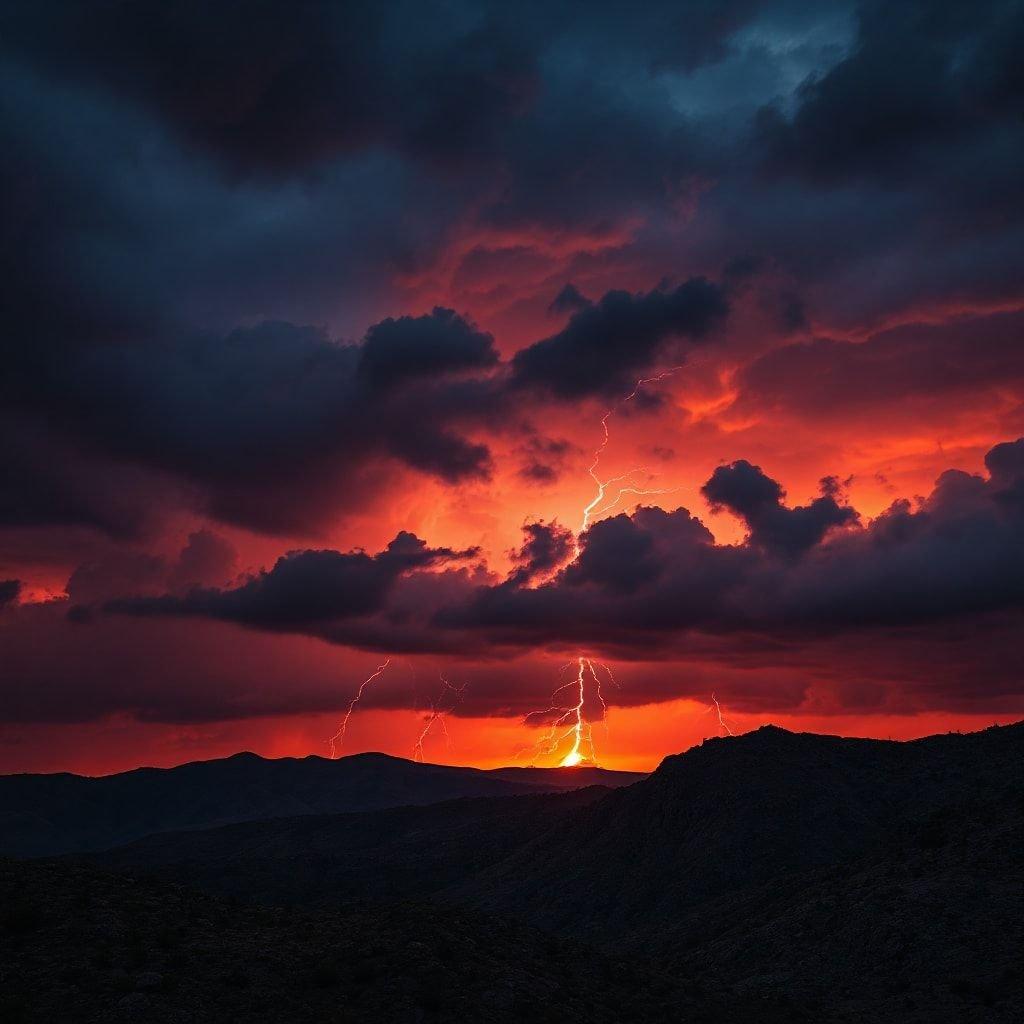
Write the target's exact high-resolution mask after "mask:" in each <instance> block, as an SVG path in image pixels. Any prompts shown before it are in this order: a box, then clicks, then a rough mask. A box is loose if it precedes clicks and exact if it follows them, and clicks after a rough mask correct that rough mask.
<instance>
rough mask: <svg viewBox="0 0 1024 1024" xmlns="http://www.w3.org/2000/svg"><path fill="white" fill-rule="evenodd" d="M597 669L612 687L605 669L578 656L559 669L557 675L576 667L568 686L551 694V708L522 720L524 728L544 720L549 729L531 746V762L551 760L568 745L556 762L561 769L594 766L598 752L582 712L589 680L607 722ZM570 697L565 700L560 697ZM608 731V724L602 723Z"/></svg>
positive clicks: (534, 712) (605, 666)
mask: <svg viewBox="0 0 1024 1024" xmlns="http://www.w3.org/2000/svg"><path fill="white" fill-rule="evenodd" d="M595 665H597V666H598V667H600V668H603V669H604V670H605V672H607V674H608V678H609V679H610V680H611V681H612V682H613V683H614V681H615V677H614V676H613V675H612V673H611V669H609V668H608V667H607V665H602V664H601V663H600V662H595V661H594V660H593V659H592V658H586V657H583V656H582V655H580V656H579V657H577V658H574V659H573V660H572V661H569V662H567V663H566V664H565V665H563V666H562V668H561V670H560V673H561V672H565V670H566V669H568V668H573V667H575V672H574V674H573V676H572V678H570V679H569V681H568V682H565V683H562V684H561V685H560V686H559V687H557V688H556V689H555V690H554V692H553V693H552V694H551V704H550V705H549V706H548V707H547V708H545V709H544V710H543V711H531V712H530V713H529V714H528V715H527V716H526V718H525V720H524V721H525V722H526V724H529V723H530V721H531V720H533V719H541V720H546V721H547V723H548V727H547V729H546V730H545V732H544V735H543V736H541V738H540V739H539V740H538V741H537V742H536V743H535V744H534V745H533V747H532V748H527V749H532V751H533V756H534V759H536V758H538V757H554V756H557V755H558V753H559V751H560V750H561V749H563V748H564V747H565V745H566V744H568V750H567V752H566V753H565V754H564V755H563V756H562V759H561V760H560V761H559V762H558V764H559V767H561V768H573V767H575V766H576V765H578V764H581V763H582V762H584V761H590V762H591V763H594V764H596V763H597V750H596V748H595V747H594V730H593V725H592V723H591V722H589V721H588V720H587V718H586V715H585V713H584V708H585V705H586V702H587V688H588V680H589V681H590V684H591V685H592V688H593V689H592V692H593V695H594V697H595V699H596V700H597V701H598V703H599V704H600V705H601V717H602V721H605V720H606V717H607V711H608V705H607V704H606V703H605V699H604V694H603V693H602V690H601V677H600V675H599V674H598V672H597V668H595ZM566 692H568V693H570V694H571V696H570V697H568V698H564V697H561V696H560V694H563V693H566ZM605 729H606V730H607V722H606V721H605Z"/></svg>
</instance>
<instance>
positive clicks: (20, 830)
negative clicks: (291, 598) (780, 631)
mask: <svg viewBox="0 0 1024 1024" xmlns="http://www.w3.org/2000/svg"><path fill="white" fill-rule="evenodd" d="M536 771H537V772H542V773H544V774H543V775H541V776H536V775H528V776H519V775H517V774H515V773H516V772H517V769H515V768H501V769H493V770H490V769H480V768H471V767H460V766H453V765H438V764H431V763H426V764H422V763H419V762H415V761H411V760H408V759H406V758H399V757H394V756H392V755H388V754H380V753H375V752H371V753H365V754H353V755H349V756H347V757H343V758H338V759H330V758H323V757H319V756H318V755H309V756H308V757H305V758H263V757H260V756H259V755H257V754H253V753H252V752H250V751H241V752H239V753H238V754H234V755H232V756H230V757H227V758H218V759H213V760H207V761H192V762H188V763H186V764H183V765H178V766H175V767H173V768H151V767H143V768H135V769H132V770H130V771H127V772H121V773H117V774H114V775H105V776H82V775H74V774H71V773H57V774H52V775H49V774H48V775H33V774H20V775H5V776H0V854H6V855H13V856H45V855H50V854H61V853H71V852H87V851H90V850H99V849H104V848H109V847H113V846H118V845H121V844H124V843H126V842H130V841H132V840H133V839H137V838H140V837H142V836H144V835H149V834H152V833H156V832H164V831H175V830H180V829H189V828H209V827H215V826H217V825H225V824H231V823H235V822H242V821H253V820H265V819H270V818H280V817H294V816H299V815H306V814H325V813H344V812H352V811H363V810H377V809H384V808H387V807H399V806H403V805H424V804H430V803H436V802H439V801H443V800H451V799H455V798H458V797H464V796H465V797H482V796H513V795H517V794H523V795H525V794H530V793H544V792H564V791H567V790H571V789H578V788H581V787H584V786H587V785H592V784H594V783H595V782H596V781H598V780H599V781H600V782H601V784H603V785H608V786H616V785H628V784H631V783H632V782H634V781H636V780H637V779H639V778H642V777H643V776H642V775H640V774H639V773H629V772H614V771H609V770H607V769H596V768H593V769H556V768H552V769H537V770H536Z"/></svg>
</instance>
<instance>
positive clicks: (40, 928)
mask: <svg viewBox="0 0 1024 1024" xmlns="http://www.w3.org/2000/svg"><path fill="white" fill-rule="evenodd" d="M0 977H2V978H3V985H2V986H0V1020H3V1021H4V1024H36V1022H37V1021H61V1022H69V1024H78V1022H83V1024H85V1022H88V1024H94V1022H95V1024H100V1022H102V1024H111V1022H119V1021H146V1022H152V1024H185V1022H187V1024H223V1022H225V1021H239V1022H241V1021H261V1022H266V1024H294V1022H296V1021H318V1022H319V1021H325V1022H326V1021H330V1022H348V1024H359V1022H366V1024H381V1022H403V1024H404V1022H424V1024H426V1022H438V1024H447V1022H452V1024H467V1022H477V1021H488V1022H493V1024H522V1022H524V1021H529V1022H531V1024H547V1022H550V1024H565V1022H566V1021H587V1022H591V1024H630V1022H637V1024H648V1022H653V1024H656V1022H666V1024H667V1022H676V1021H679V1020H685V1021H688V1022H691V1024H718V1022H720V1021H730V1022H733V1024H747V1022H749V1024H755V1022H756V1024H782V1022H784V1021H787V1022H788V1021H792V1020H794V1019H796V1020H800V1019H805V1020H808V1021H809V1020H811V1019H813V1018H807V1017H801V1016H799V1015H798V1016H797V1017H794V1015H793V1012H792V1009H791V1008H790V1007H788V1006H782V1005H779V1004H770V1003H765V1002H764V1001H763V1000H759V999H757V998H751V997H748V996H743V995H735V996H734V995H730V994H728V993H718V992H715V991H713V990H710V989H708V988H707V987H706V986H704V985H703V984H702V983H701V981H700V979H699V978H694V979H691V980H687V979H682V978H680V977H677V976H674V975H671V974H669V973H667V972H666V971H664V970H662V969H660V968H658V967H657V966H654V965H651V964H644V963H641V962H639V961H638V960H636V959H635V958H629V957H621V956H609V955H607V954H602V953H600V952H598V951H596V950H593V949H590V948H588V947H586V946H583V945H581V944H578V943H575V942H572V941H570V940H564V939H558V938H555V937H552V936H545V935H543V934H541V933H540V932H538V931H537V930H536V929H532V928H529V927H527V926H522V925H515V924H511V923H509V922H507V921H500V920H495V919H493V918H488V917H485V916H482V915H480V914H477V913H474V912H472V911H470V910H467V909H464V908H453V907H437V906H418V905H415V904H401V905H392V906H389V907H386V908H375V909H374V910H372V911H351V910H350V911H346V912H341V913H315V912H312V911H308V910H301V909H289V908H283V909H274V910H269V909H261V908H257V907H252V906H246V905H245V904H240V903H237V902H229V901H225V900H222V899H219V898H216V897H212V896H206V895H203V894H201V893H196V892H194V891H190V890H189V889H187V888H181V887H176V886H172V885H167V884H160V883H155V882H129V881H126V880H124V879H119V878H116V877H114V876H110V875H106V874H103V873H100V872H98V871H94V870H91V869H88V868H85V867H83V866H81V865H78V866H76V865H71V864H68V863H39V862H24V861H22V862H17V861H0Z"/></svg>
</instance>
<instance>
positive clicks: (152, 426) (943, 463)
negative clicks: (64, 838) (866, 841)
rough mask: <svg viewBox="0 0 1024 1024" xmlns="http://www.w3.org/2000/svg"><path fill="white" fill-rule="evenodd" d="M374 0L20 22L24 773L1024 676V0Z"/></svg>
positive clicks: (694, 715) (10, 597)
mask: <svg viewBox="0 0 1024 1024" xmlns="http://www.w3.org/2000/svg"><path fill="white" fill-rule="evenodd" d="M330 6H331V5H326V7H324V8H323V9H321V7H320V6H318V5H310V7H309V10H308V11H307V10H305V9H304V13H303V14H302V16H301V17H291V16H288V17H286V16H285V15H284V14H281V15H280V17H279V16H278V15H275V14H274V13H273V12H272V11H271V10H269V9H268V13H267V17H266V19H265V23H264V22H263V21H260V22H259V23H246V24H239V23H237V22H236V20H235V19H236V15H235V14H234V13H232V11H229V10H225V11H224V12H215V11H208V12H206V13H205V14H201V13H200V12H199V11H198V9H197V11H196V12H195V13H192V14H188V15H184V14H183V15H182V21H181V24H179V25H177V27H176V31H175V33H172V34H170V35H168V36H167V37H166V38H159V39H158V38H155V37H154V36H153V34H151V33H142V34H141V35H140V34H139V33H138V31H137V26H135V27H133V25H131V24H128V23H125V22H121V21H117V20H116V19H115V20H111V19H108V18H105V17H97V18H96V19H95V20H94V21H92V22H90V23H89V24H84V23H83V24H78V25H75V24H71V22H74V20H75V19H74V16H73V15H68V18H69V24H68V25H67V26H63V28H62V27H61V26H59V25H54V24H52V23H49V22H47V21H45V19H44V20H40V19H39V18H36V17H34V16H33V15H32V14H31V13H30V12H29V13H26V14H25V15H24V16H19V18H18V19H15V22H16V23H15V24H12V26H11V31H10V32H9V33H7V37H8V38H7V41H6V42H5V43H4V44H3V46H4V48H5V49H4V52H3V54H0V56H4V57H5V58H10V59H8V60H6V62H5V63H4V64H3V67H4V68H5V69H6V70H5V71H4V74H5V76H7V77H6V78H5V82H6V83H7V85H8V87H9V88H8V89H7V90H6V91H7V93H8V94H9V95H11V96H12V97H13V102H12V104H11V105H10V107H11V109H10V112H7V113H4V114H3V117H4V118H5V119H6V120H5V121H4V127H5V129H6V130H7V132H8V134H9V135H11V137H13V138H15V139H16V141H17V146H16V147H14V148H15V151H16V152H17V153H18V154H19V156H18V163H17V166H15V167H13V168H12V169H11V170H10V171H5V172H3V173H4V177H3V178H2V180H0V184H3V185H4V186H5V187H4V189H3V190H2V193H3V194H4V196H5V199H4V203H5V207H4V213H5V222H7V223H10V224H11V225H13V226H12V228H11V230H10V232H9V233H7V234H6V235H5V237H4V239H3V256H2V259H3V270H4V275H5V280H6V281H7V283H8V284H9V285H12V286H13V287H12V288H11V292H12V301H11V303H10V308H11V312H10V314H9V317H8V319H9V323H8V330H7V331H6V337H7V338H8V339H9V340H8V341H6V342H5V343H4V344H5V353H4V354H5V360H6V367H7V371H8V372H7V373H6V375H5V380H4V381H3V382H0V437H2V439H3V440H2V443H0V772H10V771H58V770H74V771H80V772H87V773H98V772H109V771H116V770H121V769H125V768H129V767H132V766H134V765H139V764H155V765H169V764H174V763H179V762H181V761H185V760H190V759H197V758H204V757H213V756H221V755H225V754H229V753H232V752H234V751H236V750H239V749H251V750H255V751H257V752H259V753H262V754H266V755H268V756H283V755H292V756H304V755H306V754H310V753H315V754H326V753H327V752H328V750H329V747H328V740H329V738H330V737H331V736H332V735H333V734H334V733H335V731H336V730H337V728H338V723H339V721H340V720H341V718H342V717H343V716H344V714H345V711H346V709H347V708H348V707H349V702H350V701H351V700H352V698H353V696H354V695H355V694H356V693H357V691H358V688H359V684H360V682H361V681H362V680H363V679H365V678H366V676H367V675H368V674H369V673H370V672H372V671H373V669H374V667H375V666H376V665H378V664H380V663H381V661H382V660H383V659H387V658H390V659H391V664H390V665H389V668H388V670H387V671H386V672H385V673H384V674H383V675H382V676H381V678H380V679H379V680H376V681H375V682H374V683H373V684H372V685H371V686H369V687H368V688H367V690H366V692H365V694H364V696H363V699H362V700H361V702H360V704H359V705H358V706H357V707H356V708H355V709H354V711H353V714H352V716H351V718H350V721H349V725H348V729H347V732H346V736H345V743H344V752H356V751H360V750H369V749H378V750H384V751H387V752H389V753H393V754H399V755H402V756H412V754H413V752H414V746H415V743H416V739H417V736H418V735H420V733H421V732H422V730H423V729H424V728H425V726H427V725H428V724H430V721H431V719H430V715H431V710H430V709H431V707H432V706H433V707H436V708H438V709H440V710H442V711H448V712H449V713H448V714H446V716H445V724H446V725H447V729H448V735H449V739H450V746H449V745H448V744H447V743H446V742H445V739H444V735H443V730H442V728H441V723H440V722H438V721H435V722H434V724H433V725H431V727H430V730H429V732H428V733H427V736H426V738H425V740H424V746H423V753H424V755H425V756H426V757H427V758H428V759H431V760H437V761H448V762H452V763H460V764H477V765H481V766H494V765H500V764H508V763H516V762H517V761H518V763H529V762H530V761H531V760H536V761H538V763H545V764H548V763H558V762H559V761H560V760H561V759H562V758H563V757H564V756H565V755H566V753H567V751H569V750H570V749H572V747H573V744H574V741H575V737H576V730H577V728H578V729H580V730H583V731H584V732H586V733H588V734H592V739H593V746H594V751H595V753H596V757H597V760H598V761H599V763H601V764H603V765H607V766H609V767H621V768H642V769H648V768H652V767H654V766H655V765H656V764H657V762H658V761H659V759H660V758H661V757H663V756H664V755H665V754H667V753H671V752H675V751H678V750H680V749H683V748H685V747H687V746H689V745H691V744H692V743H694V742H697V741H699V739H701V738H702V737H704V736H706V735H712V734H716V733H718V732H721V731H722V729H723V728H724V727H723V726H722V725H720V724H719V722H718V719H717V715H715V714H714V713H709V712H708V708H709V706H711V705H712V695H715V696H716V697H717V699H718V700H719V702H720V703H721V706H722V709H723V713H724V714H725V717H726V721H727V724H728V727H729V728H730V729H733V730H734V731H736V732H740V731H743V730H745V729H749V728H754V727H757V726H758V725H760V724H762V723H764V722H767V721H771V722H774V723H777V724H780V725H783V726H786V727H787V728H792V729H802V730H814V731H821V732H833V733H840V734H843V735H865V736H892V737H894V738H896V737H899V738H906V737H912V736H920V735H925V734H929V733H933V732H941V731H945V730H950V729H960V730H969V729H974V728H980V727H984V726H986V725H989V724H991V723H992V722H993V721H998V722H1008V721H1013V720H1016V719H1017V718H1020V717H1021V716H1022V714H1024V685H1022V680H1024V660H1022V656H1021V652H1020V644H1019V641H1018V637H1019V635H1020V628H1021V626H1022V625H1024V623H1022V621H1021V609H1022V607H1024V589H1022V583H1021V580H1022V579H1024V561H1022V560H1024V544H1022V543H1021V539H1022V536H1024V442H1021V441H1018V439H1019V438H1021V437H1022V435H1024V291H1022V290H1021V285H1020V278H1019V253H1020V252H1021V251H1022V244H1024V218H1022V217H1021V211H1022V209H1024V194H1022V191H1021V184H1020V178H1019V173H1018V171H1017V168H1019V166H1020V160H1019V158H1020V156H1021V153H1020V133H1019V98H1018V99H1015V93H1014V88H1015V86H1014V84H1013V83H1014V82H1015V81H1016V79H1015V78H1014V77H1013V75H1012V68H1013V67H1014V66H1015V65H1014V63H1013V62H1014V60H1015V59H1016V57H1015V54H1011V53H1008V52H1007V49H1006V46H1005V45H1004V42H1003V40H1005V39H1011V38H1013V34H1012V26H1010V25H1009V24H1004V20H1005V19H1006V18H1008V17H1009V15H1007V13H1006V12H1005V11H1004V10H1003V9H1002V8H999V7H998V5H996V6H994V7H992V8H991V9H989V7H988V6H987V5H984V4H983V5H981V7H980V8H978V10H977V11H976V13H975V16H974V17H973V18H972V20H971V24H970V25H967V24H966V23H964V22H962V21H958V20H956V19H954V18H952V17H950V19H944V18H943V19H935V18H934V17H933V16H932V14H933V12H932V11H931V10H930V9H929V5H917V4H909V5H905V10H904V11H903V12H902V14H901V16H900V18H888V17H882V16H881V15H880V14H879V11H878V9H877V8H876V6H875V5H872V4H870V3H861V4H856V3H850V4H844V3H836V4H834V5H831V4H828V5H825V6H824V7H821V6H820V5H817V6H818V9H816V10H815V11H808V12H794V11H792V10H790V8H789V6H788V5H784V4H770V3H769V4H764V5H743V4H736V5H725V7H724V8H723V9H722V10H723V11H725V12H728V16H725V15H723V16H722V17H720V18H712V17H708V18H706V19H705V18H704V15H702V14H700V13H699V12H696V13H691V15H690V18H689V20H688V22H687V24H686V25H685V26H676V27H675V28H672V26H673V25H675V22H674V21H672V18H673V17H674V16H675V15H674V14H673V11H672V10H671V9H669V10H665V11H660V10H659V9H658V8H659V5H658V4H652V5H645V8H644V11H642V12H637V11H635V10H633V9H632V8H629V9H627V8H625V7H624V8H623V9H622V10H617V9H615V5H611V7H609V9H608V13H607V15H606V16H602V17H594V16H591V13H590V12H588V16H587V17H586V18H581V17H576V16H571V15H570V14H569V13H567V12H561V11H560V10H546V9H543V8H542V7H537V8H533V7H530V8H529V10H528V11H527V10H525V9H524V11H522V12H520V14H519V16H518V17H512V16H511V15H510V14H509V11H508V10H506V9H505V8H503V7H502V6H501V5H488V4H481V5H479V9H478V10H477V8H476V7H474V6H473V5H470V6H471V7H473V10H474V12H475V13H472V14H469V13H465V12H464V15H463V16H461V17H456V15H455V14H454V13H452V12H448V13H447V14H445V15H443V16H441V15H438V23H437V24H431V25H409V24H406V23H405V22H403V21H402V19H399V18H397V17H394V16H392V15H391V14H389V12H388V11H386V10H378V9H376V8H370V9H367V10H366V11H363V12H362V13H361V14H359V15H358V17H357V16H356V13H352V14H349V13H347V12H346V13H339V12H335V13H334V14H331V13H330V12H329V11H328V10H327V8H329V7H330ZM356 7H359V5H356ZM353 10H354V9H353ZM350 17H351V18H352V19H354V20H353V21H352V22H351V23H349V21H348V20H347V19H349V18H350ZM446 19H448V20H446ZM449 22H450V23H449ZM368 26H370V27H371V28H372V31H367V27H368ZM666 26H668V27H666ZM69 40H74V45H73V46H72V45H71V44H70V43H69ZM224 40H231V45H230V47H227V48H224V47H223V46H222V45H221V43H222V42H223V41H224ZM356 40H358V41H359V42H358V45H357V44H356V42H355V41H356ZM413 43H415V45H413ZM1011 49H1012V48H1011ZM296 54H302V55H303V57H302V61H301V67H298V66H296V65H295V64H294V61H295V59H296V58H295V55H296ZM894 68H895V69H898V71H894V70H893V69H894ZM185 69H188V71H187V73H186V70H185ZM341 69H345V70H344V72H343V71H342V70H341ZM300 71H301V73H299V72H300ZM346 75H348V76H351V77H345V76H346ZM1017 77H1019V76H1017ZM345 97H348V100H345V101H344V102H343V98H345ZM878 97H880V99H879V98H878ZM8 121H9V122H10V123H8ZM836 124H842V125H844V126H845V128H844V131H843V132H842V133H841V135H840V136H837V134H836V133H835V131H834V130H833V128H832V126H834V125H836ZM26 254H31V257H30V258H29V256H27V255H26ZM653 378H658V379H656V380H654V379H653ZM642 379H652V380H651V382H650V383H648V384H644V385H641V386H640V387H639V389H637V388H636V384H637V381H639V380H642ZM634 390H635V396H634V397H633V398H629V396H630V395H631V393H633V392H634ZM603 421H604V423H605V424H606V425H607V428H608V440H607V444H606V445H605V446H603V447H602V440H603V438H604V432H603V426H602V422H603ZM599 449H600V459H599V461H598V463H597V466H596V468H593V467H594V460H595V453H596V452H597V451H598V450H599ZM592 469H593V474H596V476H597V477H598V479H599V480H601V481H606V482H607V495H608V497H607V500H606V501H605V502H603V503H600V502H599V503H598V504H597V505H596V506H595V508H596V514H595V515H594V516H593V517H592V518H591V521H590V522H589V523H588V527H589V528H588V529H587V530H585V531H584V530H581V526H582V525H583V517H584V510H585V509H586V508H587V507H588V505H590V504H591V503H592V502H593V500H594V499H595V497H596V495H597V486H598V485H597V483H596V482H595V479H594V476H593V475H592V472H591V470H592ZM659 510H660V511H659ZM579 658H592V659H596V660H597V661H599V662H600V663H601V664H606V665H608V666H609V667H610V669H611V671H612V673H613V675H614V678H615V680H616V681H617V682H618V684H619V685H618V687H616V686H614V685H612V683H611V681H610V680H608V679H604V677H603V676H602V678H603V679H604V683H603V685H602V696H603V698H604V701H605V703H606V706H607V710H606V712H605V711H602V709H601V704H600V700H599V699H598V695H597V692H596V680H595V679H594V678H593V677H591V676H588V677H587V679H586V685H585V693H584V700H583V704H582V705H581V708H580V713H579V717H578V718H577V717H576V713H575V710H574V702H577V696H576V694H577V691H575V690H574V689H573V686H572V685H571V683H572V675H573V671H574V669H573V666H575V665H577V664H578V660H577V659H579ZM567 663H568V664H569V669H568V670H567V671H566V670H565V669H564V666H565V665H566V664H567ZM603 671H604V670H599V672H601V673H603ZM443 679H446V680H448V684H449V685H448V687H447V688H446V686H445V683H444V682H443V681H442V680H443ZM567 680H568V682H569V685H568V687H567V688H566V689H561V690H558V689H557V688H559V687H560V686H563V684H565V683H566V681H567ZM453 688H454V689H453ZM553 691H555V693H554V697H552V692H553ZM552 708H553V709H554V710H552ZM552 727H553V728H554V730H555V732H554V736H555V742H554V743H553V744H548V745H547V746H546V747H544V746H543V745H542V746H541V748H540V749H538V748H537V744H538V741H539V740H540V738H541V737H542V736H543V735H544V734H545V730H546V729H548V728H552Z"/></svg>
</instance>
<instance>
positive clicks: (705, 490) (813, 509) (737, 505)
mask: <svg viewBox="0 0 1024 1024" xmlns="http://www.w3.org/2000/svg"><path fill="white" fill-rule="evenodd" d="M821 484H822V495H821V497H820V498H815V499H814V501H812V502H811V503H810V504H809V505H801V506H798V507H797V508H786V506H785V505H783V503H782V499H783V498H784V497H785V493H786V492H785V491H783V489H782V487H781V486H780V485H779V483H778V482H777V481H775V480H772V479H771V477H769V476H766V475H765V473H764V472H763V471H762V469H761V467H760V466H752V465H751V464H750V463H749V462H747V461H746V460H745V459H740V460H739V461H738V462H733V463H732V464H731V465H728V466H719V467H718V468H717V469H716V470H715V472H714V473H713V474H712V476H711V479H710V480H708V482H707V483H706V484H705V485H704V486H703V487H702V488H701V494H703V495H704V497H705V498H707V499H708V501H709V502H710V503H711V507H712V509H713V510H715V511H719V510H721V509H728V510H729V511H730V512H734V513H735V514H736V515H738V516H740V517H741V518H742V519H743V520H744V522H746V524H747V527H748V528H749V530H750V543H751V544H753V545H754V546H755V547H758V548H761V549H763V550H764V551H769V552H774V553H776V554H781V555H786V556H791V557H792V556H796V555H799V554H801V553H802V552H804V551H806V550H807V549H808V548H811V547H814V546H815V545H816V544H820V543H821V541H822V538H823V537H824V536H825V534H826V533H828V531H829V530H832V529H835V528H838V527H842V526H851V525H853V524H855V523H856V522H857V521H858V519H859V516H858V514H857V512H856V510H854V509H852V508H850V507H849V506H848V505H840V504H839V502H837V501H836V495H837V493H838V484H837V481H836V480H835V478H834V477H826V478H825V479H824V480H822V482H821Z"/></svg>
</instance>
